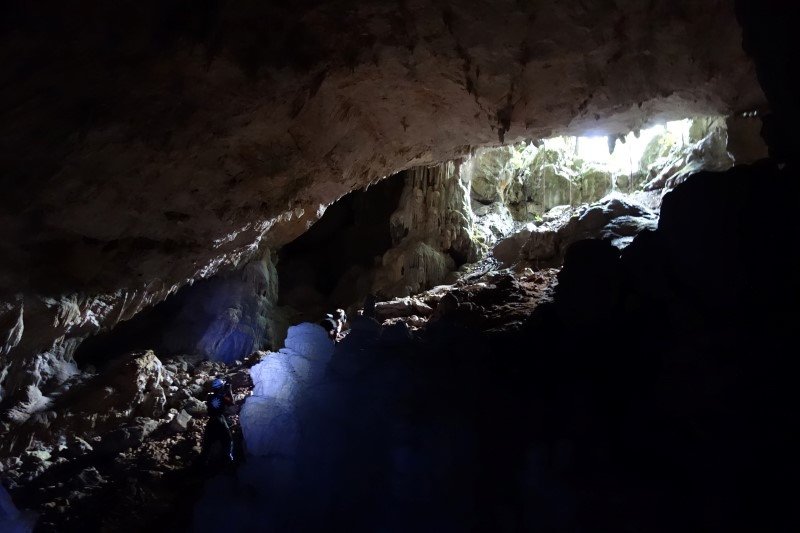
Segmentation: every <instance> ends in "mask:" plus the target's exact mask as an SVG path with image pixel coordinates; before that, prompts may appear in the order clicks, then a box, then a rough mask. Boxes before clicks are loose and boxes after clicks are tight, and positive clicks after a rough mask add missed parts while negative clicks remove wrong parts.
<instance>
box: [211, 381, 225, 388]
mask: <svg viewBox="0 0 800 533" xmlns="http://www.w3.org/2000/svg"><path fill="white" fill-rule="evenodd" d="M224 386H225V381H224V380H222V379H220V378H217V379H215V380H214V381H212V382H211V388H212V389H213V390H219V389H221V388H222V387H224Z"/></svg>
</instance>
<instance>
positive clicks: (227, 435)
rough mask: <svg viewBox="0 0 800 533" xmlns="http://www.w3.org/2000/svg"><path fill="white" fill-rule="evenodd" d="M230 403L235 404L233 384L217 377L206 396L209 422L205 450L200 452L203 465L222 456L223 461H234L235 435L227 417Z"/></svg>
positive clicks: (204, 437) (204, 442)
mask: <svg viewBox="0 0 800 533" xmlns="http://www.w3.org/2000/svg"><path fill="white" fill-rule="evenodd" d="M229 405H233V390H232V389H231V385H230V384H229V383H226V382H225V380H223V379H221V378H216V379H215V380H213V381H212V382H211V392H209V393H208V396H207V397H206V407H207V408H208V422H206V430H205V433H204V434H203V450H202V452H201V454H200V460H201V463H202V464H203V465H208V464H209V463H211V462H215V461H216V460H217V459H218V458H220V457H221V458H222V462H223V463H233V437H232V435H231V428H230V426H229V425H228V419H227V418H226V417H225V408H226V407H228V406H229ZM215 444H219V446H220V450H219V452H218V453H217V454H214V453H213V449H214V445H215Z"/></svg>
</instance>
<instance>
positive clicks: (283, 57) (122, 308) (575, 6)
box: [0, 0, 764, 418]
mask: <svg viewBox="0 0 800 533" xmlns="http://www.w3.org/2000/svg"><path fill="white" fill-rule="evenodd" d="M19 4H20V5H16V4H11V5H5V6H3V7H2V8H0V10H2V12H0V61H2V64H3V65H4V68H3V69H2V72H0V102H2V107H0V180H2V182H1V183H0V191H2V194H1V195H0V257H1V258H2V260H1V261H0V358H2V359H0V379H2V389H0V393H1V394H2V402H3V406H4V407H10V406H17V407H18V409H16V410H15V411H14V412H15V413H17V415H18V416H19V417H21V418H24V417H25V416H26V413H29V412H31V411H32V410H35V409H36V408H37V407H38V406H41V405H42V403H43V402H46V399H45V398H43V397H42V395H43V394H45V395H46V394H48V392H49V391H52V390H54V389H55V388H57V387H58V386H59V385H60V384H61V383H62V382H63V381H64V380H65V379H67V378H68V377H69V376H70V375H72V374H73V373H74V372H76V368H75V365H74V364H73V363H72V362H71V356H72V353H73V351H74V349H75V346H77V344H78V343H79V342H80V339H82V338H84V337H85V336H87V335H90V334H92V333H94V332H96V331H98V330H99V329H101V328H108V327H112V326H113V325H114V324H115V323H117V322H119V321H121V320H126V319H128V318H130V317H132V316H133V315H135V314H136V313H137V312H139V311H140V310H142V309H144V308H146V307H148V306H150V305H152V304H154V303H156V302H158V301H160V300H162V299H163V298H164V297H165V296H166V295H168V294H170V293H172V292H174V291H175V290H177V289H178V288H179V287H180V286H182V285H184V284H185V283H187V282H188V281H189V280H193V279H200V278H205V277H208V276H210V275H213V274H214V273H216V272H218V271H220V270H221V269H223V270H224V269H230V268H233V267H237V266H241V265H243V264H244V263H246V262H247V261H248V260H250V259H252V258H254V257H256V255H257V254H258V251H259V248H261V249H262V250H263V248H264V247H272V248H277V247H279V246H281V245H282V244H284V243H286V242H288V241H290V240H291V239H293V238H294V237H296V236H297V235H299V234H301V233H302V232H303V231H305V230H306V229H307V227H308V226H309V224H311V223H313V221H315V220H316V219H317V218H318V217H319V216H320V215H321V213H322V212H323V211H324V207H325V206H326V205H328V204H330V203H331V202H333V201H335V200H336V199H337V198H339V197H340V196H342V195H343V194H345V193H346V192H348V191H350V190H353V189H354V188H357V187H361V186H364V185H367V184H368V183H370V182H373V181H374V180H377V179H380V178H381V177H383V176H386V175H389V174H391V173H393V172H396V171H399V170H402V169H406V168H410V167H412V166H420V165H426V164H432V163H436V162H440V161H444V160H449V159H452V158H455V157H457V156H461V155H464V154H466V153H468V152H469V151H470V150H471V149H472V148H474V147H478V146H486V145H497V144H500V143H502V142H510V141H514V140H518V139H522V138H542V137H547V136H551V135H557V134H562V133H577V132H585V131H597V132H600V131H603V132H625V131H630V130H631V129H635V128H637V127H641V126H642V125H644V124H645V123H647V122H648V121H652V120H657V119H667V118H669V119H676V118H683V117H685V116H696V115H703V114H727V113H730V112H733V111H738V110H745V109H752V108H757V107H760V106H762V105H763V104H764V97H763V94H762V93H761V90H760V88H759V86H758V83H757V81H756V75H755V72H754V69H753V67H752V64H751V62H750V60H749V59H748V58H747V57H746V56H745V53H744V51H743V49H742V45H741V43H742V39H741V30H740V28H739V26H738V24H737V20H736V14H735V10H734V5H733V3H732V2H729V1H724V0H703V1H694V0H691V1H690V0H681V1H674V0H654V1H651V2H647V3H643V2H639V1H636V0H617V1H614V0H602V1H601V0H597V1H593V2H557V1H555V0H549V1H546V0H543V1H537V2H516V1H512V0H508V1H496V2H491V3H489V2H484V1H478V0H473V1H463V2H457V3H456V2H442V1H433V0H416V1H410V0H409V1H401V2H388V1H373V2H354V1H350V0H342V1H338V2H322V1H315V0H304V1H296V2H290V3H284V2H255V1H246V2H236V3H233V2H224V1H211V2H206V3H203V4H202V6H200V5H198V4H196V3H194V2H188V1H181V0H170V1H158V2H156V1H137V2H132V1H126V2H122V3H115V4H113V5H112V4H107V3H102V2H86V3H81V4H80V5H67V4H63V3H58V2H53V1H45V2H37V3H35V4H34V3H25V4H23V3H19Z"/></svg>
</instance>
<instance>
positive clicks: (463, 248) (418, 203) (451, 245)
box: [373, 162, 478, 296]
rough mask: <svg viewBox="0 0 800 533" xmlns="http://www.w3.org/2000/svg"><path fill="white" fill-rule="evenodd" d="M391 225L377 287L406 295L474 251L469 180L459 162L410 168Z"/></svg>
mask: <svg viewBox="0 0 800 533" xmlns="http://www.w3.org/2000/svg"><path fill="white" fill-rule="evenodd" d="M389 225H390V231H391V235H392V241H393V244H394V247H393V248H391V249H390V250H389V251H387V252H386V253H385V254H384V256H383V264H382V267H381V268H380V269H379V270H378V272H377V273H376V276H375V281H374V283H373V289H374V291H375V292H376V293H385V294H388V295H393V296H394V295H400V296H407V295H409V294H414V293H416V292H420V291H421V290H425V289H428V288H430V287H432V286H434V285H436V284H439V283H441V282H442V281H443V280H444V278H445V276H446V275H447V274H449V273H450V272H452V271H453V270H454V269H455V268H456V267H457V266H459V265H460V264H463V263H466V262H469V261H475V260H476V259H477V257H478V245H477V243H476V242H475V239H474V236H473V232H472V210H471V208H470V199H469V184H468V182H465V180H463V179H462V175H461V172H460V165H459V164H456V163H453V162H447V163H443V164H441V165H436V166H433V167H420V168H414V169H411V170H409V171H408V178H407V180H406V185H405V189H403V194H402V196H401V198H400V205H399V207H398V209H397V211H395V212H394V213H393V214H392V216H391V219H390V221H389Z"/></svg>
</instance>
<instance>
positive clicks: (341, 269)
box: [277, 116, 750, 320]
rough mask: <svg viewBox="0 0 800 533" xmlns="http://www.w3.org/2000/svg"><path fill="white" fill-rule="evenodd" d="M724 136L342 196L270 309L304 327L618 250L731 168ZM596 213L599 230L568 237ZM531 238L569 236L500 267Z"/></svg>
mask: <svg viewBox="0 0 800 533" xmlns="http://www.w3.org/2000/svg"><path fill="white" fill-rule="evenodd" d="M749 118H750V117H749ZM728 137H729V135H728V121H727V120H726V118H725V117H719V116H710V117H695V118H687V119H683V120H677V121H671V122H666V123H663V124H656V125H654V126H652V127H650V128H647V129H642V130H637V131H631V132H628V133H627V134H618V135H583V136H562V137H554V138H548V139H541V140H529V141H524V142H519V143H515V144H510V145H506V146H501V147H488V148H479V149H477V150H475V151H473V152H472V153H471V154H470V155H468V156H466V157H464V158H461V159H459V160H455V161H451V162H446V163H442V164H439V165H435V166H431V167H422V168H413V169H410V170H408V171H403V172H400V173H398V174H395V175H393V176H391V177H389V178H386V179H384V180H382V181H380V182H379V183H378V184H376V185H373V186H372V187H369V188H367V189H365V190H360V191H356V192H353V193H350V194H348V195H346V196H344V197H343V198H341V199H340V200H338V201H337V202H335V203H334V204H332V205H331V206H329V207H328V209H327V210H326V212H325V213H324V215H323V216H322V218H321V219H320V220H319V221H318V222H316V223H315V224H314V225H313V226H312V227H311V228H310V229H309V230H308V231H307V232H305V233H304V234H303V235H301V236H300V237H298V238H297V239H296V240H295V241H293V242H291V243H289V244H287V245H285V246H284V247H283V248H282V249H281V250H280V251H279V254H278V264H277V272H278V280H279V304H280V305H281V306H284V308H285V309H286V310H287V312H292V313H294V314H293V315H292V316H294V317H295V318H296V319H298V320H299V319H301V318H302V319H306V320H313V319H314V317H318V316H322V315H323V314H324V313H325V312H328V311H330V310H331V309H334V308H337V307H342V308H347V309H348V310H350V311H351V312H352V311H355V310H356V309H357V308H358V307H360V305H361V303H362V302H363V300H364V298H365V297H366V296H367V295H369V294H374V295H375V296H376V297H377V298H378V299H380V300H388V299H392V298H395V297H404V296H409V295H411V294H414V293H417V292H420V291H423V290H427V289H430V288H432V287H433V286H435V285H438V284H443V283H452V282H454V281H455V280H456V279H458V278H459V277H460V276H463V275H464V274H465V273H467V272H470V271H473V270H474V269H475V268H481V267H476V266H475V265H477V264H479V263H482V262H485V261H486V260H499V261H500V264H501V266H502V265H504V266H516V267H518V269H521V268H525V267H530V268H533V269H536V268H538V267H540V266H542V267H544V266H546V267H558V266H560V262H561V260H562V259H563V251H564V250H565V249H566V247H567V246H568V244H569V243H570V242H572V241H574V240H576V239H577V238H586V237H597V238H600V237H602V238H608V239H609V240H611V241H613V242H615V243H616V244H617V245H619V246H621V247H624V246H625V245H627V244H628V243H629V242H630V241H631V240H632V238H633V237H634V236H635V235H636V233H638V232H639V231H641V230H643V229H648V228H651V229H652V228H654V227H655V223H656V222H657V216H658V211H659V208H660V205H661V200H662V198H663V197H664V195H665V194H666V192H668V191H669V190H671V189H672V188H674V187H675V186H676V185H677V184H679V183H680V182H681V181H682V180H684V179H685V178H686V177H687V176H688V175H690V174H692V173H695V172H698V171H700V170H715V171H722V170H726V169H727V168H730V166H732V165H733V164H734V156H733V155H732V154H731V153H730V152H729V149H728V148H729V147H728ZM612 197H613V198H614V199H615V200H613V202H612V200H611V198H612ZM602 202H605V204H604V205H605V206H606V208H604V209H605V210H604V216H605V219H604V223H603V224H601V225H599V226H598V225H596V224H595V226H590V225H587V224H578V223H572V225H571V226H570V224H571V223H570V220H572V219H576V220H578V219H580V220H583V218H587V217H585V216H584V212H585V211H587V210H588V209H590V206H592V205H594V204H598V205H599V203H602ZM609 202H611V203H609ZM614 202H615V203H614ZM581 217H583V218H581ZM606 219H607V220H606ZM534 229H535V230H536V233H537V235H538V234H542V233H544V232H546V231H551V232H554V233H558V232H561V233H569V232H571V233H572V234H570V235H562V236H561V237H559V243H558V248H560V249H559V250H557V251H553V253H552V254H551V256H548V257H544V256H543V255H542V253H539V252H540V251H537V250H536V249H535V248H536V247H535V246H528V247H527V251H526V253H525V257H519V258H517V257H509V250H508V249H509V247H510V248H514V249H516V248H522V245H523V243H522V242H521V241H522V240H524V239H525V238H527V237H529V236H530V235H531V231H532V230H534ZM514 243H517V244H518V245H519V246H516V245H514ZM498 246H499V248H498ZM495 250H496V253H495ZM515 251H516V250H515ZM545 255H546V254H545ZM409 280H411V281H409Z"/></svg>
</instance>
